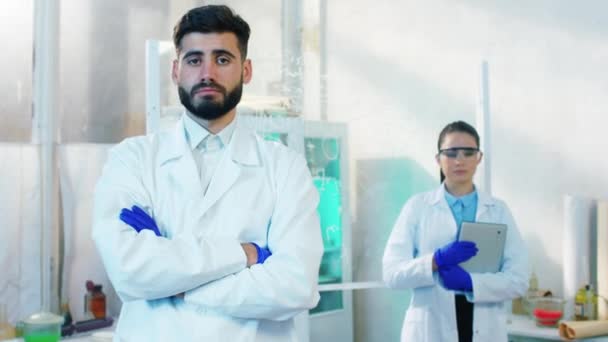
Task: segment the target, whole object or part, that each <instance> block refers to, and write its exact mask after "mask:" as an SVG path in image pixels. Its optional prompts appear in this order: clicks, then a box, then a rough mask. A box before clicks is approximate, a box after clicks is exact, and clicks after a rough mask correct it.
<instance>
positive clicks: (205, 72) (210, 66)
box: [199, 61, 217, 80]
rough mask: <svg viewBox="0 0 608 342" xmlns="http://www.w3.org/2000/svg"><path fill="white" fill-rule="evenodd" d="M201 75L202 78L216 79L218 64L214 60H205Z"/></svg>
mask: <svg viewBox="0 0 608 342" xmlns="http://www.w3.org/2000/svg"><path fill="white" fill-rule="evenodd" d="M199 76H200V79H201V80H215V78H216V77H217V65H215V63H213V62H212V61H205V62H203V63H202V66H201V69H200V75H199Z"/></svg>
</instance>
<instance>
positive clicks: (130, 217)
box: [119, 205, 161, 236]
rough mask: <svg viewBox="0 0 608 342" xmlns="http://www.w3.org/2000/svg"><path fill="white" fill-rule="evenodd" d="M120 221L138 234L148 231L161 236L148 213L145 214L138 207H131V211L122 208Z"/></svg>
mask: <svg viewBox="0 0 608 342" xmlns="http://www.w3.org/2000/svg"><path fill="white" fill-rule="evenodd" d="M119 217H120V219H121V220H122V221H123V222H124V223H126V224H128V225H129V226H131V227H132V228H133V229H135V231H137V232H138V233H139V232H140V231H142V230H143V229H149V230H151V231H153V232H154V234H156V236H161V234H160V231H159V230H158V226H157V225H156V222H155V221H154V219H153V218H152V217H150V215H148V213H146V212H145V211H144V210H143V209H141V208H140V207H138V206H136V205H134V206H132V207H131V210H129V209H127V208H123V209H122V210H121V211H120V216H119Z"/></svg>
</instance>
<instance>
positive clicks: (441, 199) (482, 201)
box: [429, 183, 496, 217]
mask: <svg viewBox="0 0 608 342" xmlns="http://www.w3.org/2000/svg"><path fill="white" fill-rule="evenodd" d="M445 191H446V190H445V185H444V183H441V185H440V186H439V187H438V188H437V189H436V190H435V191H434V192H433V193H432V194H431V196H430V201H429V204H431V205H444V206H445V207H446V208H449V206H448V201H447V200H446V199H445ZM494 205H496V200H494V199H493V198H492V196H490V195H488V194H486V193H484V192H483V191H479V190H477V217H479V215H480V214H483V212H485V211H486V210H487V208H488V207H492V206H494Z"/></svg>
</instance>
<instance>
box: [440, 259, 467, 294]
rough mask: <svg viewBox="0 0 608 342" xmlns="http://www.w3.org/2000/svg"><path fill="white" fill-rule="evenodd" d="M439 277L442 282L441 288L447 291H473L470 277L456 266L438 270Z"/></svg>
mask: <svg viewBox="0 0 608 342" xmlns="http://www.w3.org/2000/svg"><path fill="white" fill-rule="evenodd" d="M439 276H440V277H441V280H442V281H443V286H444V287H445V288H446V289H448V290H454V291H463V292H468V291H472V290H473V281H472V280H471V275H470V274H469V272H467V271H465V270H463V269H462V267H460V266H458V265H456V266H448V267H443V268H440V269H439Z"/></svg>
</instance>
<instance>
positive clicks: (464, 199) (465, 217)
mask: <svg viewBox="0 0 608 342" xmlns="http://www.w3.org/2000/svg"><path fill="white" fill-rule="evenodd" d="M444 189H445V188H444ZM445 200H446V201H447V202H448V205H449V206H450V210H452V215H454V220H456V226H457V227H458V234H457V236H458V235H460V227H461V226H462V222H463V221H467V222H475V215H476V214H477V202H478V196H477V190H476V189H473V192H471V193H468V194H466V195H464V196H460V197H456V196H454V195H452V194H450V193H449V192H448V191H447V189H446V190H445Z"/></svg>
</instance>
